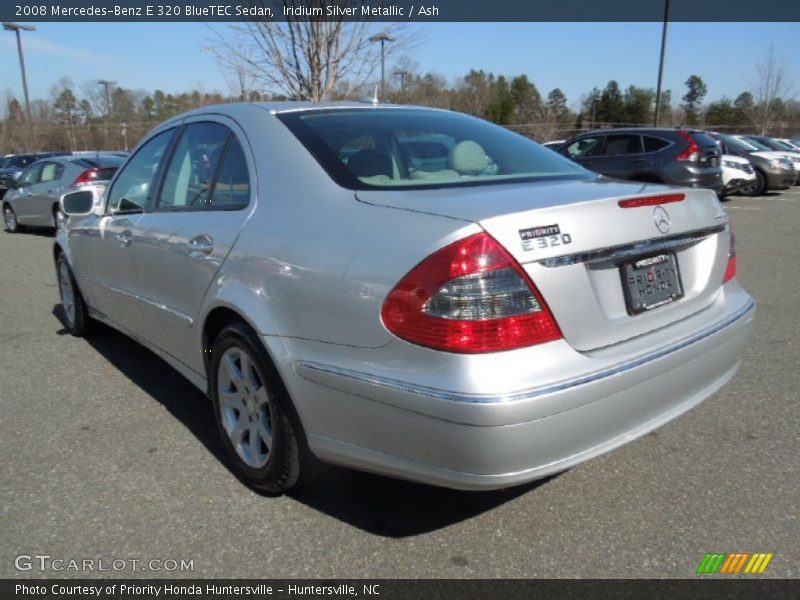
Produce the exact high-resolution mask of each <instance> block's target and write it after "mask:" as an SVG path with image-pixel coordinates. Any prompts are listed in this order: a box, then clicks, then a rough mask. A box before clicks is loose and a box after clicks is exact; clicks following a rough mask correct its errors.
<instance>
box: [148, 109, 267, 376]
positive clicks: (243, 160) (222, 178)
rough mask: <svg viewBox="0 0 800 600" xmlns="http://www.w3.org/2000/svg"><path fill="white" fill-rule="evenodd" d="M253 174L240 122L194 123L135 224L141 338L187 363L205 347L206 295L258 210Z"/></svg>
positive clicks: (189, 125)
mask: <svg viewBox="0 0 800 600" xmlns="http://www.w3.org/2000/svg"><path fill="white" fill-rule="evenodd" d="M252 173H253V161H252V158H251V156H250V152H249V144H248V143H247V140H246V138H245V136H244V133H243V132H242V131H241V129H239V128H238V127H237V126H236V125H235V123H234V122H233V121H230V120H228V119H226V118H224V117H215V118H214V120H209V118H208V117H206V118H204V119H201V120H194V121H189V122H187V124H186V126H185V128H184V130H183V131H182V133H181V135H180V137H179V139H178V140H177V141H176V143H175V148H174V150H173V151H172V154H171V158H170V160H169V166H168V167H166V169H165V171H164V177H163V180H162V183H161V186H160V189H159V191H158V193H157V194H156V196H155V198H154V199H153V201H152V202H151V208H150V209H148V211H147V213H146V214H145V215H143V216H142V218H141V219H140V220H139V221H138V223H137V224H136V227H135V231H134V236H135V238H136V243H135V248H134V255H135V260H136V269H137V273H138V276H139V280H138V281H139V288H138V290H137V295H138V296H139V297H140V298H141V310H142V324H141V328H142V329H141V330H142V336H143V337H144V338H145V339H147V340H148V341H150V342H152V343H153V344H155V345H156V346H158V347H159V348H161V349H162V350H164V351H166V352H167V353H169V354H171V355H172V356H174V357H175V358H178V359H179V360H182V361H183V362H190V361H192V360H193V359H194V358H196V353H198V352H200V348H198V347H197V345H196V342H193V340H196V339H197V337H196V336H195V333H196V330H195V329H194V328H196V327H198V326H199V324H198V323H197V318H198V315H199V312H200V308H201V305H202V302H203V297H204V296H205V293H206V290H207V289H208V287H209V286H210V284H211V282H212V280H213V278H214V276H215V274H216V273H217V271H218V269H219V267H220V265H221V264H222V262H223V261H224V260H225V258H226V256H227V255H228V252H229V251H230V249H231V247H232V246H233V243H234V242H235V240H236V238H237V236H238V235H239V232H240V231H241V229H242V227H243V226H244V223H245V221H246V220H247V218H248V216H249V215H250V214H251V212H252V209H253V206H254V202H252V201H251V192H252V190H253V186H252V181H253V176H252V175H251V174H252ZM253 197H254V196H253Z"/></svg>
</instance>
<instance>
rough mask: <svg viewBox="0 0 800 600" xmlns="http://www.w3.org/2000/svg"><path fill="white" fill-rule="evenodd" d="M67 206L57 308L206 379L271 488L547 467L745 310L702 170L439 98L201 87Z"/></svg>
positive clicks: (615, 441) (668, 399) (229, 434)
mask: <svg viewBox="0 0 800 600" xmlns="http://www.w3.org/2000/svg"><path fill="white" fill-rule="evenodd" d="M64 207H65V210H66V211H67V212H68V214H70V215H71V216H70V219H69V221H68V223H67V227H66V228H65V230H64V231H62V232H60V233H59V235H58V237H57V239H56V244H55V260H56V266H57V273H58V279H59V284H60V290H61V299H62V303H63V305H64V309H65V313H66V315H67V316H66V319H67V321H68V327H69V329H70V330H71V331H72V333H73V334H75V335H84V334H86V333H88V332H89V331H90V329H91V325H92V323H93V321H94V320H99V321H102V322H104V323H107V324H109V325H111V326H112V327H114V328H116V329H118V330H120V331H122V332H124V333H126V334H128V335H130V336H132V337H134V338H135V339H137V340H139V341H140V342H141V343H143V344H144V345H145V346H147V347H148V348H150V349H151V350H152V351H153V352H155V353H156V354H158V355H159V356H161V357H162V358H163V359H164V360H165V361H166V362H168V363H169V364H170V365H172V366H173V367H174V368H175V369H177V370H178V371H179V372H180V373H182V374H183V375H184V376H186V377H187V378H188V379H189V380H190V381H191V382H193V383H194V384H195V385H196V386H197V387H198V388H199V389H201V390H203V391H204V392H207V393H208V395H209V396H210V398H211V400H212V401H213V405H214V414H215V415H216V419H217V422H218V426H219V430H220V433H221V436H222V439H223V442H224V445H225V448H226V449H227V452H228V454H229V455H230V458H231V461H232V463H233V465H234V467H235V469H236V470H237V471H238V473H240V474H241V476H243V478H244V479H245V480H247V481H249V482H250V484H251V485H253V486H254V487H257V488H259V489H262V490H266V491H268V492H272V493H280V492H283V491H285V490H288V489H290V488H291V487H293V486H294V485H296V484H297V483H298V481H300V479H301V476H302V475H303V474H304V473H305V472H307V471H308V468H307V467H308V466H309V465H310V464H311V462H312V461H313V460H315V458H318V459H321V460H323V461H328V462H332V463H338V464H341V465H346V466H349V467H353V468H357V469H364V470H368V471H373V472H377V473H382V474H386V475H390V476H395V477H401V478H407V479H411V480H416V481H423V482H428V483H432V484H437V485H443V486H449V487H454V488H461V489H492V488H500V487H505V486H510V485H515V484H519V483H522V482H527V481H531V480H534V479H537V478H541V477H544V476H547V475H549V474H552V473H555V472H559V471H563V470H565V469H567V468H569V467H571V466H573V465H576V464H578V463H580V462H583V461H585V460H587V459H590V458H592V457H595V456H598V455H599V454H602V453H604V452H607V451H609V450H611V449H613V448H616V447H617V446H620V445H622V444H624V443H626V442H629V441H631V440H633V439H635V438H637V437H639V436H641V435H644V434H645V433H647V432H648V431H651V430H653V429H655V428H656V427H659V426H660V425H662V424H664V423H666V422H667V421H669V420H671V419H673V418H675V417H677V416H678V415H680V414H682V413H684V412H686V411H688V410H689V409H690V408H692V407H693V406H695V405H697V404H698V403H699V402H701V401H702V400H704V399H705V398H707V397H708V396H709V395H711V394H712V393H714V392H715V391H716V390H718V389H719V388H720V387H721V386H722V385H724V384H725V383H726V382H727V381H728V380H729V379H731V377H733V376H734V374H735V373H736V370H737V368H738V366H739V361H740V356H741V353H742V348H743V346H744V344H745V340H746V337H747V334H748V331H749V329H750V327H751V324H752V321H753V315H754V311H755V304H754V302H753V300H752V298H751V297H750V296H749V295H748V294H747V292H746V291H745V290H744V289H743V288H742V287H741V286H740V285H739V283H738V280H737V278H736V255H735V253H734V245H733V233H732V231H731V229H730V224H729V221H728V217H727V215H726V213H725V211H724V210H723V209H722V208H721V206H720V204H719V202H718V200H717V198H716V195H715V194H714V193H713V192H712V191H708V190H701V189H685V188H673V187H666V186H662V185H653V184H641V183H632V182H621V181H614V180H610V179H607V178H604V177H600V176H598V175H596V174H593V173H591V172H589V171H587V170H585V169H583V168H582V167H580V166H578V165H576V164H574V163H572V162H570V161H568V160H567V159H565V158H563V157H561V156H559V155H557V154H556V153H554V152H551V151H549V150H546V149H544V148H542V147H541V146H539V145H538V144H535V143H534V142H532V141H530V140H528V139H526V138H524V137H522V136H519V135H517V134H514V133H511V132H509V131H507V130H505V129H503V128H500V127H496V126H494V125H491V124H489V123H487V122H485V121H482V120H479V119H475V118H472V117H468V116H465V115H461V114H457V113H452V112H448V111H440V110H432V109H423V108H410V107H397V106H384V105H371V104H360V103H343V104H340V103H335V104H308V103H275V104H238V105H237V104H232V105H225V106H217V107H212V108H205V109H200V110H197V111H194V112H190V113H186V114H184V115H181V116H179V117H176V118H174V119H172V120H170V121H167V122H166V123H164V124H162V125H161V126H159V127H158V128H157V129H155V130H154V131H152V132H151V133H150V134H149V135H148V136H146V138H145V139H144V140H143V141H142V142H141V143H140V145H139V147H138V148H137V149H136V150H135V152H134V153H133V154H132V156H131V157H130V159H129V160H128V161H127V162H126V163H125V165H124V166H123V167H122V168H121V169H120V170H119V171H118V173H117V174H116V176H115V178H114V179H113V181H112V182H111V183H110V185H109V187H108V190H107V191H106V193H105V196H104V198H103V201H102V205H101V208H100V209H99V210H98V209H97V208H93V207H92V198H91V194H90V193H83V194H82V193H76V194H70V195H67V196H66V197H65V199H64Z"/></svg>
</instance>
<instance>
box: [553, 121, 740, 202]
mask: <svg viewBox="0 0 800 600" xmlns="http://www.w3.org/2000/svg"><path fill="white" fill-rule="evenodd" d="M556 152H558V153H559V154H563V155H564V156H566V157H567V158H571V159H572V160H574V161H575V162H576V163H578V164H580V165H582V166H584V167H586V168H587V169H591V170H592V171H596V172H597V173H600V174H602V175H607V176H608V177H615V178H617V179H632V180H634V181H647V182H652V183H669V184H672V185H683V186H689V187H700V188H709V189H712V190H714V191H716V192H717V193H719V192H721V191H722V188H723V187H724V185H723V183H722V168H721V167H720V156H721V154H722V153H721V151H720V148H719V144H717V142H716V140H714V139H713V138H711V137H710V136H709V135H708V134H706V133H705V132H703V131H696V130H689V129H658V128H653V129H644V128H635V129H604V130H600V131H592V132H590V133H584V134H582V135H579V136H577V137H574V138H571V139H569V140H567V141H566V142H564V143H563V144H561V145H560V146H559V147H558V148H556Z"/></svg>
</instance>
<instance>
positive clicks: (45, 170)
mask: <svg viewBox="0 0 800 600" xmlns="http://www.w3.org/2000/svg"><path fill="white" fill-rule="evenodd" d="M63 172H64V166H63V165H59V164H58V163H53V162H47V163H44V166H43V167H42V176H41V177H40V178H39V181H41V182H42V183H45V182H47V181H55V180H56V179H61V174H62V173H63Z"/></svg>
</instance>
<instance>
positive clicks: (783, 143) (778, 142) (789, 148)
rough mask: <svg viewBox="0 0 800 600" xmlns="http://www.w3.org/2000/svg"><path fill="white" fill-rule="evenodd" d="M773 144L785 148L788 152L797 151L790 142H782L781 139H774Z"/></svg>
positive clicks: (781, 148)
mask: <svg viewBox="0 0 800 600" xmlns="http://www.w3.org/2000/svg"><path fill="white" fill-rule="evenodd" d="M774 141H775V146H777V147H778V148H779V149H780V150H787V151H789V152H797V148H795V147H794V146H792V145H791V144H789V143H787V142H784V141H783V140H774Z"/></svg>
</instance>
